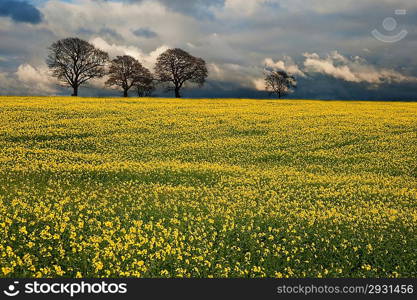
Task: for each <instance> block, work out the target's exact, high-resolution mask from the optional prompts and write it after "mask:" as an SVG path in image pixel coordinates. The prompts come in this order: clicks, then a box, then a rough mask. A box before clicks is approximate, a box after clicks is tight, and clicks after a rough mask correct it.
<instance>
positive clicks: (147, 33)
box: [132, 27, 158, 39]
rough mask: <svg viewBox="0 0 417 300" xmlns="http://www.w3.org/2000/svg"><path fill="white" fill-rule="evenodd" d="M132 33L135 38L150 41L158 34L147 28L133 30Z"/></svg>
mask: <svg viewBox="0 0 417 300" xmlns="http://www.w3.org/2000/svg"><path fill="white" fill-rule="evenodd" d="M132 32H133V34H134V35H136V36H139V37H144V38H147V39H151V38H154V37H157V36H158V34H157V33H156V32H155V31H153V30H151V29H149V28H147V27H142V28H139V29H136V30H133V31H132Z"/></svg>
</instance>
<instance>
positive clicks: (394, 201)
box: [0, 97, 417, 278]
mask: <svg viewBox="0 0 417 300" xmlns="http://www.w3.org/2000/svg"><path fill="white" fill-rule="evenodd" d="M416 116H417V103H403V102H353V101H346V102H340V101H328V102H326V101H305V100H283V101H277V100H238V99H233V100H224V99H219V100H198V99H189V100H176V99H152V98H149V99H105V98H101V99H99V98H69V97H68V98H65V97H56V98H54V97H52V98H36V97H2V98H0V120H1V122H0V166H1V168H0V237H1V244H0V277H208V278H212V277H214V278H218V277H417V251H416V249H417V181H416V176H417V118H416Z"/></svg>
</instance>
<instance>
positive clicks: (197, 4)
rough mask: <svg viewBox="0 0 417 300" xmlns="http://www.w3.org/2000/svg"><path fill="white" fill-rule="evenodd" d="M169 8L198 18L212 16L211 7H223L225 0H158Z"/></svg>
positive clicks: (135, 0) (139, 0)
mask: <svg viewBox="0 0 417 300" xmlns="http://www.w3.org/2000/svg"><path fill="white" fill-rule="evenodd" d="M156 1H158V2H160V3H162V4H163V5H165V6H166V7H167V8H169V9H171V10H173V11H176V12H179V13H183V14H186V15H189V16H193V17H196V18H211V17H213V14H212V12H211V11H210V10H209V8H211V7H221V6H223V5H224V2H225V0H156ZM124 2H143V0H126V1H124Z"/></svg>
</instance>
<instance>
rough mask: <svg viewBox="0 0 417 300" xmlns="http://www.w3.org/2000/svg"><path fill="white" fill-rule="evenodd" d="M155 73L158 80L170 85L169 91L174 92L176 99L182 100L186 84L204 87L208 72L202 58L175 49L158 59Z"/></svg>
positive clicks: (169, 50) (167, 51)
mask: <svg viewBox="0 0 417 300" xmlns="http://www.w3.org/2000/svg"><path fill="white" fill-rule="evenodd" d="M155 73H156V77H157V79H158V80H159V81H160V82H163V83H168V84H169V90H174V91H175V97H177V98H180V97H181V94H180V90H181V88H182V87H183V85H184V83H185V82H187V81H188V82H191V83H194V84H197V85H198V86H203V84H204V82H205V80H206V78H207V73H208V72H207V67H206V62H205V61H204V60H203V59H202V58H198V57H194V56H192V55H190V54H189V53H187V52H186V51H184V50H182V49H178V48H175V49H168V50H166V51H165V52H164V53H162V54H161V55H160V56H159V57H158V59H157V61H156V66H155Z"/></svg>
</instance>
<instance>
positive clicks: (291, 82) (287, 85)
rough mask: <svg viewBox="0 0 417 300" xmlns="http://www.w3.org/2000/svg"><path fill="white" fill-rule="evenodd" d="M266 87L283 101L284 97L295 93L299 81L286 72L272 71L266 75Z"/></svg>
mask: <svg viewBox="0 0 417 300" xmlns="http://www.w3.org/2000/svg"><path fill="white" fill-rule="evenodd" d="M265 86H266V90H267V91H269V92H270V93H273V94H276V95H277V96H278V98H279V99H281V97H282V96H285V95H288V94H290V93H292V92H293V89H294V88H296V87H297V80H296V79H295V77H294V76H292V75H289V74H288V73H287V72H285V71H270V72H269V73H266V74H265Z"/></svg>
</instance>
